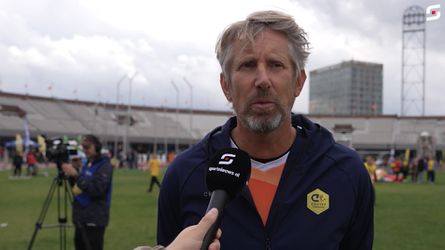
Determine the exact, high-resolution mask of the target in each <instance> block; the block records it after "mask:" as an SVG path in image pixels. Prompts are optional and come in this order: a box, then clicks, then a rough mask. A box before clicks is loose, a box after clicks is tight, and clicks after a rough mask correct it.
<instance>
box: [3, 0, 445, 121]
mask: <svg viewBox="0 0 445 250" xmlns="http://www.w3.org/2000/svg"><path fill="white" fill-rule="evenodd" d="M412 2H414V1H406V2H400V1H396V0H389V1H385V2H384V3H385V4H384V5H385V6H387V8H382V3H383V0H379V1H375V2H369V1H346V2H342V3H341V4H340V3H337V2H333V1H328V0H325V1H324V0H323V1H316V2H314V1H307V0H301V1H286V0H279V1H270V0H269V1H268V0H258V1H255V0H250V1H237V0H227V1H223V2H215V1H204V0H191V1H181V0H166V1H156V2H153V1H145V0H127V1H118V0H81V1H75V0H72V1H70V0H58V1H55V0H36V1H26V0H14V1H13V0H10V1H0V57H1V58H2V60H0V76H1V79H2V82H3V83H2V85H1V88H2V89H3V90H6V91H14V92H20V93H24V87H23V86H24V84H25V83H26V84H27V85H28V92H30V93H32V94H38V95H49V93H48V91H47V89H46V87H43V88H42V86H47V85H48V84H52V85H53V86H54V88H53V94H54V95H57V96H61V97H64V98H69V97H72V93H73V91H72V90H73V89H77V95H78V97H79V98H80V99H88V100H95V99H97V98H98V93H101V94H100V98H101V100H102V101H107V102H114V101H115V99H116V83H117V81H118V80H119V79H120V78H121V77H122V76H123V75H125V74H131V73H132V72H135V71H137V72H138V75H137V76H136V78H135V79H134V81H133V90H132V92H133V99H134V100H133V103H144V104H149V105H168V106H172V107H173V106H174V105H175V102H176V101H175V92H174V88H173V87H172V86H171V83H170V82H171V81H175V82H176V83H177V84H178V86H179V88H180V104H181V106H184V107H188V105H189V101H188V100H189V98H190V91H189V89H188V87H187V85H186V84H185V82H184V80H183V78H184V77H185V78H186V79H187V80H188V81H189V82H191V83H192V84H193V86H194V87H193V91H194V92H193V94H194V107H196V108H210V109H226V110H227V109H229V108H230V106H229V105H228V104H227V102H226V100H225V98H224V96H223V95H222V93H221V91H220V89H219V72H220V69H219V65H218V63H217V61H216V59H215V55H214V44H215V42H216V39H217V37H218V36H219V34H220V32H221V31H222V30H223V29H224V28H225V27H226V26H227V25H229V24H230V23H232V22H234V21H237V20H240V19H243V18H244V17H245V16H246V15H248V14H249V13H251V12H252V11H255V10H260V9H268V8H272V9H279V10H283V11H286V12H288V13H290V14H291V15H293V16H294V17H295V19H296V20H297V22H298V23H299V24H300V25H301V26H302V27H303V28H304V29H305V30H306V31H307V33H308V36H309V40H310V41H311V44H312V47H313V49H312V54H311V55H310V57H309V61H308V65H307V69H308V71H309V70H313V69H316V68H320V67H323V66H326V65H329V64H334V63H338V62H340V61H342V60H350V59H357V60H364V61H371V62H377V63H383V64H384V84H385V87H384V104H385V108H384V111H385V112H387V113H396V112H399V109H400V65H401V54H400V53H401V41H400V37H401V15H402V11H403V10H404V8H406V7H407V6H409V5H410V3H412ZM395 13H396V14H395ZM444 23H445V22H443V20H440V22H436V23H428V28H429V29H431V30H436V32H433V31H430V33H429V34H428V35H427V39H430V40H428V43H427V48H428V51H427V74H428V75H427V87H426V91H427V94H426V96H427V98H428V100H427V105H428V108H427V112H430V113H431V114H441V113H442V114H443V111H440V110H439V108H438V107H440V106H445V103H444V102H445V99H443V98H441V97H440V96H439V94H438V93H441V92H445V90H444V89H445V87H444V84H443V82H441V80H440V79H442V78H443V74H442V70H441V68H443V66H444V65H443V62H444V61H445V55H444V51H443V46H441V45H440V44H443V43H441V42H440V41H441V40H442V41H443V40H444V39H443V38H444V34H443V32H442V33H441V32H437V30H443V26H444ZM440 64H442V65H440ZM120 89H121V92H122V93H121V95H122V98H121V100H124V101H128V80H125V81H124V82H123V83H122V84H121V87H120ZM308 92H309V83H307V84H306V86H305V88H304V89H303V92H302V94H301V96H300V97H299V98H297V101H296V103H295V105H294V111H297V112H307V110H308ZM142 100H143V101H142ZM435 104H440V105H435Z"/></svg>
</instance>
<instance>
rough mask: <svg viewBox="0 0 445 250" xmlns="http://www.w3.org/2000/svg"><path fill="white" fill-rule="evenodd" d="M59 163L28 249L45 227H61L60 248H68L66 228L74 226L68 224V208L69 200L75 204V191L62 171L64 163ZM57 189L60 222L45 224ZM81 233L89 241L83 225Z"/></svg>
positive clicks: (29, 249) (29, 248)
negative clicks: (73, 191)
mask: <svg viewBox="0 0 445 250" xmlns="http://www.w3.org/2000/svg"><path fill="white" fill-rule="evenodd" d="M56 164H57V176H56V177H54V179H53V182H52V183H51V186H50V188H49V191H48V194H47V196H46V199H45V202H44V203H43V208H42V211H41V212H40V215H39V218H38V219H37V222H36V224H35V229H34V233H33V234H32V238H31V241H30V242H29V245H28V250H31V249H32V246H33V244H34V241H35V239H36V236H37V233H38V231H39V230H40V229H43V228H59V243H60V249H61V250H62V249H63V250H65V249H66V228H67V227H72V226H73V225H72V224H68V223H67V222H68V219H67V210H68V202H69V204H71V205H72V204H73V197H74V196H73V193H72V190H71V186H70V183H69V180H68V177H66V176H65V174H64V172H63V171H62V163H59V162H56ZM56 191H57V218H58V221H57V222H58V223H57V224H49V225H43V221H44V220H45V217H46V214H47V212H48V208H49V206H50V204H51V200H52V198H53V196H54V192H56ZM80 229H81V234H82V237H83V239H84V241H85V242H88V240H87V238H86V234H85V231H84V230H83V228H82V227H80ZM87 248H88V249H89V246H88V244H87Z"/></svg>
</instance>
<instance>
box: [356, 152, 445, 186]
mask: <svg viewBox="0 0 445 250" xmlns="http://www.w3.org/2000/svg"><path fill="white" fill-rule="evenodd" d="M364 165H365V168H366V170H367V171H368V174H369V176H370V178H371V180H372V181H373V183H375V182H413V183H423V182H428V183H431V184H434V183H435V181H436V171H437V170H439V169H440V165H441V164H440V162H439V161H437V160H436V159H435V157H433V156H431V155H428V156H424V157H414V158H412V159H409V160H408V159H403V157H402V156H397V157H394V158H391V157H388V158H387V159H383V160H382V159H380V161H379V162H376V160H375V157H374V156H372V155H368V156H366V157H365V162H364Z"/></svg>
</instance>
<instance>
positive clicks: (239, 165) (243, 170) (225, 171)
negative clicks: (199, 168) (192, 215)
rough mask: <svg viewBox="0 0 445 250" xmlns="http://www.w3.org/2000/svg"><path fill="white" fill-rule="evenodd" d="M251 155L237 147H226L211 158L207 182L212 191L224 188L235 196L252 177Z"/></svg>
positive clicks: (232, 196)
mask: <svg viewBox="0 0 445 250" xmlns="http://www.w3.org/2000/svg"><path fill="white" fill-rule="evenodd" d="M250 168H251V163H250V156H249V154H247V153H246V152H245V151H243V150H240V149H237V148H225V149H222V150H220V151H218V152H217V153H216V154H214V155H213V157H212V158H211V159H210V162H209V168H208V169H207V175H206V182H207V188H208V189H209V190H210V191H212V192H213V191H214V190H218V189H219V190H224V191H226V192H227V193H228V194H229V195H230V196H231V198H234V197H235V196H236V195H237V194H238V193H239V192H241V189H242V188H243V187H244V186H245V185H246V183H247V181H248V180H249V178H250Z"/></svg>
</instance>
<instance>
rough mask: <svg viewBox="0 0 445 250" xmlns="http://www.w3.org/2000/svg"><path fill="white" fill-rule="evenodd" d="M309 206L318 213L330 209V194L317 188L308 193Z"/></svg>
mask: <svg viewBox="0 0 445 250" xmlns="http://www.w3.org/2000/svg"><path fill="white" fill-rule="evenodd" d="M307 208H309V210H311V211H312V212H314V213H315V214H316V215H319V214H321V213H323V212H324V211H326V210H328V209H329V195H328V194H327V193H325V192H323V191H322V190H321V189H319V188H317V189H315V190H314V191H312V192H310V193H308V194H307Z"/></svg>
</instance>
